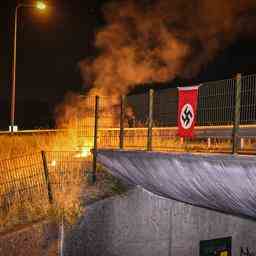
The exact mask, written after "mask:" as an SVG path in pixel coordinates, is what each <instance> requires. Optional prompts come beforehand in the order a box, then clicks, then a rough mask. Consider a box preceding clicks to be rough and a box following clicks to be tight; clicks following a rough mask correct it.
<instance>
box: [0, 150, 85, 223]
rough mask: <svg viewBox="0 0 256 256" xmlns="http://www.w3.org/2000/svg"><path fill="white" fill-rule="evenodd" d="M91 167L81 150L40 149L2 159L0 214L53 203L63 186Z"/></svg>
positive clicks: (3, 216) (0, 167) (47, 205)
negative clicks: (55, 150) (47, 150)
mask: <svg viewBox="0 0 256 256" xmlns="http://www.w3.org/2000/svg"><path fill="white" fill-rule="evenodd" d="M89 167H90V162H89V160H88V158H84V156H83V155H81V152H44V151H43V152H39V153H34V154H30V155H25V156H20V157H17V158H11V159H7V160H1V161H0V216H1V218H2V219H5V218H6V217H7V218H8V214H13V212H16V214H17V211H18V212H19V211H20V210H21V209H23V208H26V209H27V207H30V208H33V207H35V206H37V207H38V206H40V207H42V208H47V207H49V206H50V205H51V204H52V203H54V201H55V199H56V196H55V195H56V194H57V193H58V192H59V191H60V190H61V189H62V187H63V186H66V185H68V184H72V185H75V182H76V181H79V182H81V180H84V178H85V177H86V170H87V169H88V168H89Z"/></svg>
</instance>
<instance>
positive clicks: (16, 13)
mask: <svg viewBox="0 0 256 256" xmlns="http://www.w3.org/2000/svg"><path fill="white" fill-rule="evenodd" d="M21 8H37V9H39V10H44V9H46V5H45V4H44V3H43V2H37V3H35V4H18V5H17V6H16V8H15V21H14V40H13V60H12V87H11V88H12V92H11V124H10V131H11V132H14V123H15V97H16V60H17V27H18V12H19V9H21Z"/></svg>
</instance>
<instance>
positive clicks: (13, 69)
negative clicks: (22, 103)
mask: <svg viewBox="0 0 256 256" xmlns="http://www.w3.org/2000/svg"><path fill="white" fill-rule="evenodd" d="M19 7H20V6H19V5H18V6H16V8H15V21H14V39H13V60H12V92H11V132H13V127H14V122H15V96H16V60H17V55H16V54H17V25H18V10H19Z"/></svg>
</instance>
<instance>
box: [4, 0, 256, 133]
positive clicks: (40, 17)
mask: <svg viewBox="0 0 256 256" xmlns="http://www.w3.org/2000/svg"><path fill="white" fill-rule="evenodd" d="M2 2H3V3H1V9H0V17H1V21H0V38H1V44H0V66H1V71H0V108H1V109H0V110H1V111H0V128H1V129H3V130H4V129H5V130H6V129H7V128H8V124H9V115H10V114H9V113H10V93H11V91H10V87H11V81H10V77H11V57H12V40H13V37H12V36H13V35H12V34H13V18H14V17H13V16H14V9H15V5H16V4H17V1H12V0H8V1H2ZM24 2H25V3H31V2H29V1H23V3H24ZM104 2H106V1H100V0H87V1H78V0H77V1H68V0H66V1H64V0H62V1H61V0H52V1H50V0H49V1H47V3H49V4H50V5H52V6H54V8H50V9H48V10H47V11H46V12H39V11H38V10H34V9H22V11H21V12H20V17H19V26H18V28H19V29H18V39H17V46H18V48H17V82H16V88H17V92H16V97H17V118H16V119H17V123H18V125H19V127H20V128H26V129H32V128H37V127H42V128H46V127H53V125H54V123H53V120H52V119H53V109H54V105H56V104H58V103H59V102H61V100H62V99H63V96H64V95H65V93H67V92H68V91H76V92H81V91H82V90H83V87H82V80H81V77H80V74H79V69H78V62H79V61H80V60H82V59H84V58H86V57H93V56H94V55H95V49H94V46H93V42H94V36H95V33H96V32H97V30H98V29H100V28H101V27H102V26H104V21H103V17H102V12H101V7H102V4H103V3H104ZM255 45H256V39H255V36H254V39H253V37H249V36H247V37H243V38H242V37H241V38H238V39H237V40H236V41H235V42H233V43H232V44H231V45H230V46H229V47H228V48H226V49H223V50H222V51H220V52H219V54H218V56H216V58H215V59H214V60H213V61H212V62H211V63H209V64H208V65H207V66H205V68H204V69H203V70H202V71H201V73H200V74H199V75H198V76H197V77H193V78H191V81H192V82H202V81H208V80H217V79H223V78H230V77H232V76H234V75H235V74H236V73H237V72H241V73H242V74H251V73H256V47H255Z"/></svg>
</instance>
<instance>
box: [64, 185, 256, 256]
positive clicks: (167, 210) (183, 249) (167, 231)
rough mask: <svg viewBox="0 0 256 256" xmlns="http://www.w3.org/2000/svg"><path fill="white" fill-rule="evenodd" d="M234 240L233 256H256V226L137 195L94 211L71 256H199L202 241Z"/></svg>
mask: <svg viewBox="0 0 256 256" xmlns="http://www.w3.org/2000/svg"><path fill="white" fill-rule="evenodd" d="M229 236H232V248H233V249H232V256H239V255H240V250H241V249H240V247H243V248H244V249H245V250H247V248H248V250H249V251H250V253H252V254H251V255H256V254H253V253H255V252H256V222H254V221H252V220H248V219H244V218H239V217H234V216H230V215H226V214H222V213H218V212H214V211H211V210H206V209H202V208H198V207H194V206H191V205H187V204H183V203H179V202H176V201H172V200H168V199H164V198H161V197H157V196H155V195H153V194H151V193H149V192H147V191H144V190H140V189H135V190H132V191H130V192H128V194H127V196H122V197H114V198H110V199H107V200H104V201H101V202H98V203H95V204H93V205H92V206H90V207H89V208H88V209H87V213H86V216H85V218H84V217H83V218H81V220H80V221H79V223H78V224H77V225H76V226H75V227H74V228H73V229H72V230H69V231H68V232H67V234H66V237H65V256H66V255H77V256H79V255H87V256H99V255H101V256H131V255H132V256H144V255H145V256H160V255H161V256H178V255H181V256H198V255H199V242H200V240H209V239H215V238H222V237H229ZM242 256H244V255H242Z"/></svg>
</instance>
